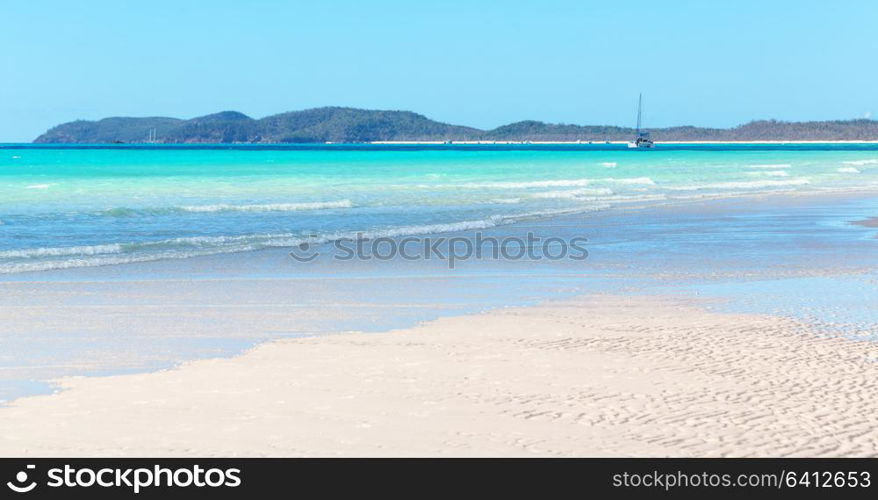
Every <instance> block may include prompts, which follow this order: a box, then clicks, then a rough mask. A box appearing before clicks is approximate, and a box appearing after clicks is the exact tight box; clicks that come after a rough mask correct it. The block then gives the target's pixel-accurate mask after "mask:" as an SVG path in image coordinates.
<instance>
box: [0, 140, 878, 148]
mask: <svg viewBox="0 0 878 500" xmlns="http://www.w3.org/2000/svg"><path fill="white" fill-rule="evenodd" d="M630 142H631V141H601V140H592V141H588V140H579V141H493V140H485V141H478V140H473V141H453V140H452V141H366V142H167V143H149V142H123V143H86V142H63V143H61V142H59V143H42V142H0V149H53V148H62V149H63V148H119V149H124V148H126V147H138V148H140V147H143V148H157V149H160V148H162V147H171V148H173V147H176V148H181V149H185V148H187V147H190V148H210V147H244V148H246V147H252V148H259V147H265V148H271V147H291V148H295V147H297V146H301V147H306V148H307V147H315V146H321V147H322V146H368V145H375V146H381V145H385V146H490V145H497V146H503V145H509V146H514V145H521V146H527V145H532V146H540V145H545V146H551V145H562V146H564V145H566V146H589V145H591V146H601V145H616V146H620V145H626V144H628V143H630ZM655 144H656V145H662V144H670V145H688V144H692V145H700V144H704V145H711V144H713V145H722V144H729V145H735V144H750V145H760V144H764V145H784V144H806V145H807V144H840V145H844V144H848V145H857V144H863V145H873V144H878V139H874V140H838V139H827V140H796V139H790V140H761V141H743V140H742V141H697V140H693V141H662V140H656V141H655Z"/></svg>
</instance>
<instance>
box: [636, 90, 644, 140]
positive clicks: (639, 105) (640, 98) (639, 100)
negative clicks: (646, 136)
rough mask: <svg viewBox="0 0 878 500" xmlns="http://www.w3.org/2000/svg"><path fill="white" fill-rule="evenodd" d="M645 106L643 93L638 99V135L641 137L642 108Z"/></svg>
mask: <svg viewBox="0 0 878 500" xmlns="http://www.w3.org/2000/svg"><path fill="white" fill-rule="evenodd" d="M642 105H643V93H641V94H640V97H639V98H638V99H637V135H638V136H640V107H641V106H642Z"/></svg>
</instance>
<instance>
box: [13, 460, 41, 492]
mask: <svg viewBox="0 0 878 500" xmlns="http://www.w3.org/2000/svg"><path fill="white" fill-rule="evenodd" d="M36 468H37V466H36V465H30V464H28V465H27V466H26V467H25V469H26V470H23V471H19V472H18V473H17V474H16V475H15V481H14V482H13V481H9V482H7V483H6V486H8V487H9V489H10V490H12V491H14V492H16V493H28V492H30V491H32V490H33V489H34V488H36V487H37V483H36V482H34V481H30V482H28V480H29V479H30V476H29V475H28V472H27V471H29V470H34V469H36Z"/></svg>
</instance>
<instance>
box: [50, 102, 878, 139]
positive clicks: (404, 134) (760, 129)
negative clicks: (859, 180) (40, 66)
mask: <svg viewBox="0 0 878 500" xmlns="http://www.w3.org/2000/svg"><path fill="white" fill-rule="evenodd" d="M152 130H154V131H155V132H154V136H155V138H156V141H157V142H160V143H166V144H181V143H242V142H243V143H307V142H317V143H321V142H373V141H452V140H453V141H467V140H468V141H473V140H482V141H624V140H629V139H631V137H632V136H633V135H634V129H632V128H626V127H616V126H610V125H586V126H582V125H567V124H552V123H543V122H539V121H533V120H528V121H521V122H516V123H511V124H509V125H503V126H501V127H497V128H495V129H493V130H479V129H476V128H472V127H464V126H459V125H449V124H447V123H441V122H437V121H433V120H430V119H429V118H427V117H425V116H423V115H419V114H417V113H412V112H410V111H381V110H366V109H356V108H341V107H325V108H315V109H308V110H304V111H291V112H288V113H281V114H278V115H272V116H267V117H265V118H261V119H258V120H257V119H253V118H251V117H249V116H247V115H245V114H243V113H239V112H237V111H222V112H220V113H214V114H212V115H207V116H200V117H198V118H192V119H189V120H181V119H177V118H165V117H149V118H124V117H115V118H104V119H103V120H98V121H85V120H78V121H74V122H68V123H63V124H61V125H58V126H56V127H53V128H51V129H49V131H47V132H46V133H45V134H43V135H41V136H39V137H37V138H36V140H35V141H34V142H36V143H114V142H124V143H142V142H146V141H147V140H148V138H149V137H150V134H152V133H153V132H151V131H152ZM650 132H651V133H652V136H653V138H654V139H655V140H658V141H759V140H791V141H792V140H878V121H875V120H836V121H822V122H782V121H776V120H760V121H753V122H750V123H746V124H744V125H739V126H737V127H734V128H730V129H719V128H702V127H693V126H682V127H668V128H657V129H650Z"/></svg>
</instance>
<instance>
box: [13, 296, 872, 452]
mask: <svg viewBox="0 0 878 500" xmlns="http://www.w3.org/2000/svg"><path fill="white" fill-rule="evenodd" d="M703 306H704V304H702V303H695V302H693V301H692V300H689V299H680V298H675V297H656V296H613V295H603V296H586V297H579V298H576V299H572V300H564V301H552V302H546V303H543V304H541V305H537V306H528V307H515V308H506V309H501V310H495V311H492V312H487V313H482V314H476V315H466V316H454V317H445V318H441V319H438V320H435V321H431V322H428V323H425V324H422V325H419V326H416V327H413V328H406V329H402V330H393V331H389V332H384V333H373V334H369V333H347V334H336V335H326V336H320V337H311V338H300V339H285V340H279V341H273V342H269V343H265V344H261V345H259V346H257V347H255V348H253V349H251V350H249V351H248V352H246V353H245V354H243V355H241V356H237V357H234V358H230V359H208V360H201V361H193V362H187V363H184V364H182V365H181V366H179V367H177V368H174V369H170V370H164V371H160V372H154V373H147V374H139V375H115V376H109V377H67V378H64V379H62V380H61V381H60V383H61V386H62V387H63V388H64V390H63V391H61V392H59V393H56V394H53V395H50V396H32V397H27V398H22V399H18V400H15V401H13V402H12V403H11V404H10V405H9V406H8V407H5V408H2V409H0V427H2V428H4V429H9V430H12V429H14V432H12V433H10V432H7V433H0V455H2V456H107V457H114V456H120V457H121V456H223V455H227V456H714V457H720V456H742V457H743V456H747V457H753V456H878V437H876V434H875V433H874V429H875V428H878V401H876V400H875V399H874V398H872V397H871V394H873V393H874V392H875V390H878V387H876V384H878V382H876V381H878V348H876V346H875V345H874V343H868V342H862V341H859V342H858V341H851V340H846V339H840V338H825V337H824V338H821V337H819V336H817V335H815V334H814V333H813V332H811V331H810V330H809V328H808V327H807V326H805V325H802V324H801V323H798V322H796V321H794V320H790V319H786V318H780V317H773V316H765V315H751V314H728V313H715V312H709V311H707V310H706V309H704V307H703ZM205 415H210V417H209V418H205ZM156 428H161V429H162V432H161V433H160V434H156V433H155V432H154V429H156ZM220 436H221V437H220Z"/></svg>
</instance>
